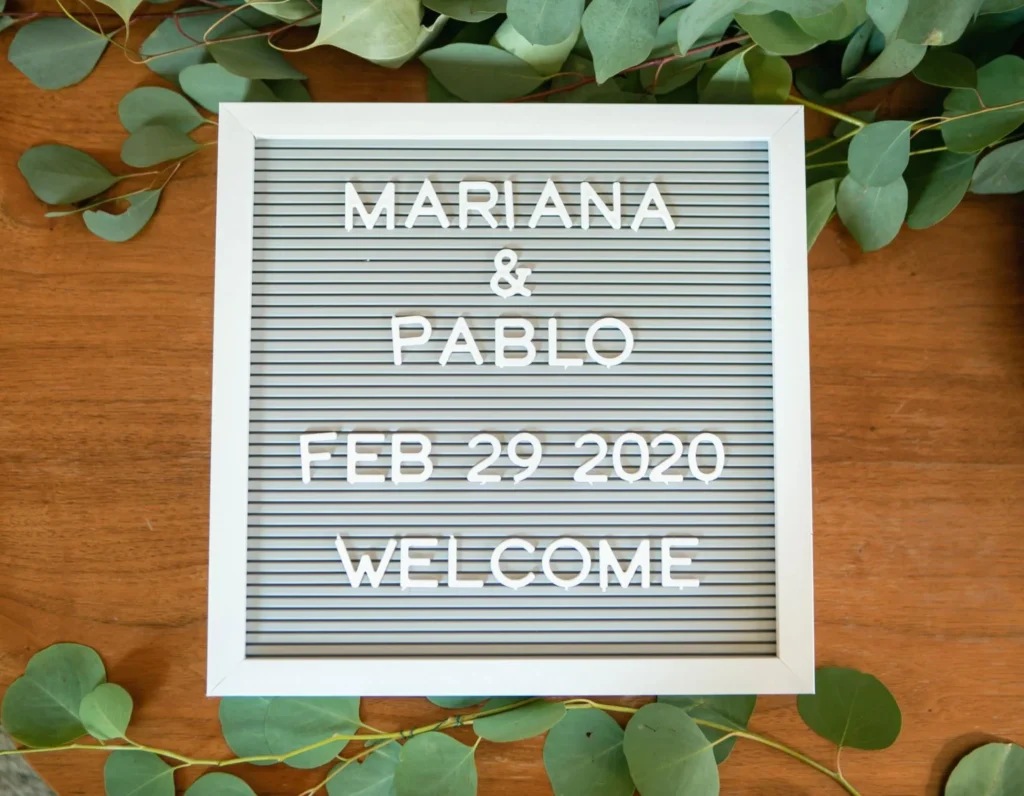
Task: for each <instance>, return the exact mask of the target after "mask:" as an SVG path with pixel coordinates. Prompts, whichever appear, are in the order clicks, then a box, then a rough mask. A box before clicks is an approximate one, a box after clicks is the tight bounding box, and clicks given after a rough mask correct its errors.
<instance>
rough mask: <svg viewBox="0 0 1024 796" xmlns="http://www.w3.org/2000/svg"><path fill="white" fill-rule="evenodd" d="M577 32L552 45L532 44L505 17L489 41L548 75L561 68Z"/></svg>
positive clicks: (574, 41) (570, 50)
mask: <svg viewBox="0 0 1024 796" xmlns="http://www.w3.org/2000/svg"><path fill="white" fill-rule="evenodd" d="M577 34H578V31H573V32H572V33H571V34H569V36H567V37H566V38H565V40H564V41H562V42H559V43H557V44H553V45H546V44H533V43H531V42H530V41H528V40H527V39H526V38H525V37H524V36H523V35H522V34H521V33H520V32H519V31H518V30H516V28H514V27H513V26H512V23H511V21H510V20H507V19H506V20H505V21H504V22H503V23H502V24H501V27H499V28H498V30H497V31H496V32H495V34H494V38H493V39H492V40H491V43H492V44H494V45H495V46H496V47H501V48H502V49H503V50H505V51H507V52H510V53H512V54H513V55H514V56H516V57H517V58H521V59H522V60H524V61H526V63H528V64H529V65H530V66H531V67H533V68H534V69H535V70H536V71H537V72H538V73H540V74H542V75H550V74H554V73H555V72H557V71H558V70H559V69H561V68H562V64H564V63H565V59H566V58H567V57H568V56H569V53H570V52H572V48H573V45H574V44H575V43H576V36H577Z"/></svg>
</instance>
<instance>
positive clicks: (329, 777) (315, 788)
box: [299, 742, 390, 796]
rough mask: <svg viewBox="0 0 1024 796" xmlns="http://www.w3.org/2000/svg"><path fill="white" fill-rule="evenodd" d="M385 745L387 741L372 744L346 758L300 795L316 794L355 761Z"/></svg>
mask: <svg viewBox="0 0 1024 796" xmlns="http://www.w3.org/2000/svg"><path fill="white" fill-rule="evenodd" d="M389 743H390V742H389ZM385 746H387V744H386V743H382V744H377V745H376V746H370V747H368V748H366V749H364V750H363V751H362V752H360V753H359V754H357V755H353V756H352V757H347V758H345V760H344V761H343V762H342V764H341V765H340V766H336V767H335V768H334V769H332V770H331V773H329V774H328V775H327V776H326V777H324V778H323V779H322V780H320V782H318V783H317V784H316V785H314V786H313V787H312V788H309V789H308V790H304V791H302V793H300V794H299V796H314V794H316V793H317V792H318V791H319V790H320V789H321V788H326V787H327V783H328V782H330V781H331V780H332V779H334V778H335V777H336V776H338V774H340V773H341V772H342V771H344V770H345V769H346V768H348V767H349V766H350V765H352V764H353V763H355V762H356V761H357V760H362V759H363V758H364V757H369V756H370V755H372V754H373V753H374V752H376V751H377V750H378V749H383V748H384V747H385Z"/></svg>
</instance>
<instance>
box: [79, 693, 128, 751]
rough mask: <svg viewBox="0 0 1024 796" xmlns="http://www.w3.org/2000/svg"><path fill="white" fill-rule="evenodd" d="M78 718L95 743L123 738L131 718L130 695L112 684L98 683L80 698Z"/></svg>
mask: <svg viewBox="0 0 1024 796" xmlns="http://www.w3.org/2000/svg"><path fill="white" fill-rule="evenodd" d="M78 716H79V718H80V719H81V720H82V726H83V727H85V730H86V732H88V733H89V735H91V736H92V737H93V738H95V739H96V740H97V741H112V740H114V739H115V738H124V734H125V733H126V732H127V731H128V722H130V721H131V718H132V697H131V694H129V693H128V692H127V691H125V690H124V689H123V688H121V686H119V685H115V684H114V683H100V684H99V685H98V686H96V687H95V688H94V689H93V690H92V691H90V692H89V693H88V694H86V695H85V696H84V697H83V698H82V704H81V706H80V707H79V709H78Z"/></svg>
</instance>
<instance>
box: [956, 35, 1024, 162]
mask: <svg viewBox="0 0 1024 796" xmlns="http://www.w3.org/2000/svg"><path fill="white" fill-rule="evenodd" d="M978 94H980V95H981V98H982V99H983V100H984V101H985V106H986V107H989V108H991V107H995V106H997V105H1009V104H1010V103H1014V102H1020V101H1021V100H1024V59H1021V58H1018V57H1017V56H1016V55H1003V56H1001V57H999V58H996V59H995V60H994V61H992V62H990V63H987V64H985V65H984V66H983V67H981V69H979V70H978ZM978 94H976V93H975V92H974V91H971V90H969V89H962V88H958V89H954V90H953V91H950V92H949V94H948V95H946V101H945V109H946V115H947V116H959V115H961V114H965V113H973V112H975V111H978V110H981V105H980V103H979V102H978ZM1021 122H1024V105H1018V106H1016V107H1014V108H1005V109H1003V110H999V111H987V112H985V113H979V114H978V115H976V116H971V117H970V118H968V119H957V120H954V121H951V122H946V123H945V124H943V125H942V127H941V128H939V129H941V130H942V138H943V140H944V141H945V142H946V146H948V147H949V148H950V149H951V150H953V151H954V152H977V151H978V150H979V149H983V148H984V147H987V146H991V145H992V144H995V143H996V142H997V141H999V140H1000V139H1002V138H1004V137H1005V136H1007V135H1009V134H1010V133H1012V132H1013V131H1014V130H1016V129H1017V127H1018V126H1019V125H1020V124H1021Z"/></svg>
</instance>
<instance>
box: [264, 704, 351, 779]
mask: <svg viewBox="0 0 1024 796" xmlns="http://www.w3.org/2000/svg"><path fill="white" fill-rule="evenodd" d="M358 727H359V697H302V698H292V697H287V698H284V697H280V698H276V699H271V700H270V707H269V708H268V709H267V717H266V737H267V745H268V746H269V747H270V751H271V752H272V753H273V754H275V755H285V754H288V753H289V752H294V751H295V750H296V749H301V748H303V747H304V746H309V745H310V744H315V743H318V742H320V741H324V740H326V739H328V738H330V737H331V736H332V735H352V734H353V733H354V732H355V731H356V729H357V728H358ZM346 744H348V741H333V742H331V743H329V744H325V745H324V746H321V747H318V748H317V749H311V750H309V751H308V752H303V753H302V754H300V755H295V756H294V757H289V758H288V759H287V760H285V761H284V762H285V763H287V764H288V765H289V766H292V767H293V768H318V767H320V766H322V765H324V764H325V763H329V762H330V761H331V760H333V759H334V758H335V757H336V756H337V755H338V753H339V752H340V751H341V750H342V749H343V748H345V746H346Z"/></svg>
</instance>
